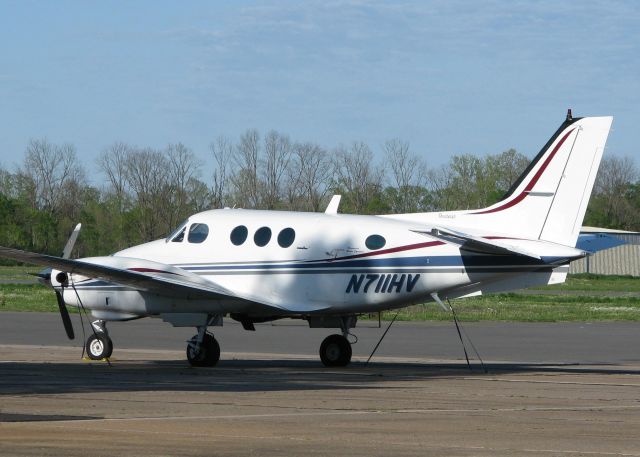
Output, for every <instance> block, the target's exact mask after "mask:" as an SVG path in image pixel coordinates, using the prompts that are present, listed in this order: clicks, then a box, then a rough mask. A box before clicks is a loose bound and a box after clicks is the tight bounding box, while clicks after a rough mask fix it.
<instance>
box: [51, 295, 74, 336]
mask: <svg viewBox="0 0 640 457" xmlns="http://www.w3.org/2000/svg"><path fill="white" fill-rule="evenodd" d="M56 298H57V299H58V308H60V317H62V323H63V324H64V331H65V332H67V336H68V337H69V339H70V340H72V339H74V338H75V334H74V333H73V324H71V317H69V311H67V307H66V306H65V304H64V300H63V299H62V294H61V293H60V292H58V291H57V290H56Z"/></svg>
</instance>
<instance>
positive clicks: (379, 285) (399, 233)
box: [65, 209, 510, 315]
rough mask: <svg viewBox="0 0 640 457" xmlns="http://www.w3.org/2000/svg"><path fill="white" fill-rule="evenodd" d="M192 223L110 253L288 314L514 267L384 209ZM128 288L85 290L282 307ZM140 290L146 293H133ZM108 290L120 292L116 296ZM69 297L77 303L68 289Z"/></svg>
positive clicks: (413, 299) (422, 293) (415, 297)
mask: <svg viewBox="0 0 640 457" xmlns="http://www.w3.org/2000/svg"><path fill="white" fill-rule="evenodd" d="M196 223H197V224H207V226H208V228H209V233H208V236H207V238H206V240H205V241H204V242H202V243H191V242H189V241H188V235H187V234H188V231H189V228H190V226H191V225H192V224H196ZM239 225H244V226H246V227H247V229H248V236H247V239H246V240H245V242H244V243H242V244H241V245H239V246H235V245H234V244H233V243H232V242H231V240H230V234H231V231H232V230H233V229H234V228H235V227H237V226H239ZM261 227H269V228H270V229H271V233H272V234H271V239H270V241H269V243H268V244H267V245H266V246H264V247H259V246H257V245H256V244H255V243H254V238H253V237H254V234H255V233H256V231H257V230H258V229H259V228H261ZM285 228H292V229H293V230H295V240H294V242H293V244H292V245H291V246H289V247H281V246H280V245H279V244H278V241H277V238H278V234H279V233H280V231H281V230H283V229H285ZM186 229H187V230H186V232H187V234H185V236H184V238H183V240H182V241H180V242H175V241H172V240H169V239H166V240H165V239H162V240H156V241H152V242H150V243H145V244H142V245H139V246H135V247H132V248H129V249H125V250H123V251H120V252H117V253H115V254H114V255H113V256H112V257H111V258H110V262H112V263H115V265H117V263H118V262H123V268H125V267H126V268H130V266H131V265H132V259H140V260H141V261H152V262H157V263H159V264H165V265H170V266H174V267H177V268H180V269H182V270H185V271H188V272H190V273H192V274H197V275H198V276H199V278H201V279H206V280H209V281H212V282H214V283H215V284H217V285H219V286H221V287H223V288H224V289H226V290H228V291H229V292H230V293H232V294H234V295H236V296H238V297H241V298H243V299H246V300H253V301H256V302H258V303H267V304H274V305H278V306H281V307H282V311H279V312H281V313H282V314H287V310H291V309H294V310H296V312H295V313H294V314H304V313H308V314H311V313H314V312H325V313H328V314H344V313H361V312H375V311H379V310H384V309H391V308H395V307H403V306H407V305H410V304H414V303H422V302H425V301H428V300H430V294H431V293H432V292H434V291H440V292H441V294H442V292H443V291H446V290H447V289H453V288H456V287H460V286H464V285H468V284H471V283H476V282H479V281H486V280H488V279H490V278H492V277H497V276H502V277H504V276H505V274H507V273H508V269H507V268H504V269H503V270H500V268H498V269H495V268H494V269H491V270H490V271H486V272H481V271H474V270H473V269H471V270H470V269H469V268H465V265H463V264H462V263H461V262H462V261H461V257H460V249H459V247H458V246H457V245H456V244H452V243H443V242H442V241H441V240H439V239H437V238H434V237H432V236H429V235H425V234H424V233H416V232H415V231H414V230H417V231H423V232H424V231H425V230H428V229H429V227H426V226H425V225H424V224H421V223H419V222H415V221H401V220H394V219H391V218H384V217H379V216H358V215H339V214H338V215H335V214H324V213H299V212H285V211H259V210H239V209H224V210H211V211H205V212H202V213H199V214H196V215H194V216H191V217H190V218H189V220H188V223H187V226H186ZM374 234H377V235H381V236H383V237H384V238H385V240H386V244H385V245H384V247H383V248H381V249H379V250H370V249H368V248H367V247H366V245H365V240H366V239H367V237H368V236H370V235H374ZM474 257H477V258H485V259H488V257H486V256H474ZM92 260H94V261H98V259H92ZM134 263H135V261H134ZM141 266H143V265H141ZM509 274H510V273H509ZM367 275H368V276H367ZM394 275H395V276H394ZM394 281H395V283H394ZM350 283H352V284H351V287H349V284H350ZM393 284H395V287H392V285H393ZM120 289H122V288H120ZM126 292H127V297H126V299H125V297H124V295H118V293H119V292H116V290H112V291H105V290H94V291H91V290H84V291H82V293H83V294H85V295H83V296H82V301H83V303H84V306H85V307H87V308H90V309H100V310H107V309H109V310H121V311H125V312H136V313H140V314H158V313H164V312H197V311H200V312H204V311H206V312H219V313H229V312H243V313H250V314H255V315H264V314H269V313H271V314H273V313H274V310H273V309H269V308H266V309H263V308H255V309H252V308H251V307H248V308H247V307H246V306H242V305H239V304H238V303H233V301H232V300H229V301H222V302H217V303H207V302H203V301H201V300H200V301H193V300H180V299H176V298H166V297H160V296H157V295H153V294H148V293H145V292H139V291H134V290H127V291H126ZM132 293H133V294H139V297H138V298H137V299H136V298H135V297H132V296H131V294H132ZM106 294H111V295H109V297H111V298H110V300H109V302H110V304H109V305H106V303H107V300H106V299H107V295H106ZM65 301H67V302H68V303H69V304H70V305H77V299H75V298H74V296H73V295H71V294H70V293H69V291H66V293H65ZM120 303H122V305H120Z"/></svg>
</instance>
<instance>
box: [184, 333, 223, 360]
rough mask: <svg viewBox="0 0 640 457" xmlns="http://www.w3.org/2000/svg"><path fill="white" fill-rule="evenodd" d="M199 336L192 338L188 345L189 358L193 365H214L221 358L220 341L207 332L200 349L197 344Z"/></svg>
mask: <svg viewBox="0 0 640 457" xmlns="http://www.w3.org/2000/svg"><path fill="white" fill-rule="evenodd" d="M197 338H198V337H197V336H194V337H193V338H191V341H190V342H189V344H188V345H187V360H188V361H189V364H190V365H191V366H192V367H212V366H214V365H215V364H217V363H218V360H220V345H219V344H218V341H217V340H216V339H215V338H214V337H213V336H212V335H209V334H208V333H206V334H205V335H204V340H203V341H202V344H201V345H200V348H199V349H198V348H197V346H196V340H197Z"/></svg>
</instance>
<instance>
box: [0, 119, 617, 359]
mask: <svg viewBox="0 0 640 457" xmlns="http://www.w3.org/2000/svg"><path fill="white" fill-rule="evenodd" d="M611 122H612V118H611V117H586V118H572V117H571V111H569V113H568V115H567V119H566V120H565V121H564V122H563V123H562V125H561V126H560V128H559V129H558V130H557V131H556V133H555V134H554V135H553V136H552V137H551V139H550V140H549V141H548V142H547V144H546V145H545V146H544V147H543V148H542V150H541V151H540V153H539V154H538V155H537V156H536V157H535V158H534V159H533V161H532V162H531V164H530V165H529V166H528V168H527V169H526V170H525V171H524V173H523V174H522V176H520V178H519V179H518V180H517V181H516V182H515V183H514V185H513V186H512V188H511V190H510V191H509V192H508V194H507V195H506V196H505V198H504V199H503V200H502V201H500V202H498V203H496V204H494V205H491V206H489V207H487V208H483V209H476V210H464V211H447V212H436V213H415V214H393V215H384V216H359V215H348V214H338V213H337V209H338V204H339V196H334V198H333V199H332V201H331V203H330V204H329V207H328V208H327V210H326V212H325V213H301V212H286V211H257V210H243V209H219V210H211V211H204V212H202V213H198V214H195V215H193V216H191V217H189V219H188V220H187V221H185V222H184V223H183V224H181V225H180V226H179V227H178V228H177V229H176V230H175V231H174V232H173V233H172V234H170V235H169V236H168V237H167V238H165V239H161V240H156V241H152V242H150V243H145V244H142V245H139V246H134V247H131V248H128V249H125V250H123V251H120V252H117V253H115V254H113V255H111V256H108V257H92V258H84V259H77V260H72V259H70V258H69V255H70V253H71V250H72V247H73V244H74V242H75V238H76V237H77V235H78V230H79V225H78V227H76V230H75V231H74V233H73V234H72V236H71V238H70V239H69V242H68V243H67V246H66V248H65V250H64V253H63V256H62V257H54V256H49V255H43V254H37V253H32V252H26V251H21V250H17V249H11V248H5V247H0V257H5V258H9V259H14V260H17V261H20V262H27V263H33V264H37V265H44V266H48V267H50V268H52V269H51V270H45V272H43V273H42V274H41V277H42V280H43V281H44V282H46V283H47V284H48V285H50V286H51V287H52V288H53V289H54V291H55V293H56V296H57V298H58V304H59V307H60V313H61V316H62V320H63V323H64V326H65V329H66V331H67V334H68V336H69V338H73V336H74V335H73V328H72V326H71V321H70V318H69V314H68V312H67V309H66V306H73V307H83V308H85V309H86V310H90V311H91V314H92V315H93V317H94V318H95V319H96V320H95V321H94V322H92V327H93V334H92V335H91V336H90V337H89V339H88V341H87V343H86V349H87V353H88V355H89V357H90V358H92V359H102V358H106V357H109V356H110V355H111V353H112V350H113V343H112V341H111V339H110V338H109V334H108V332H107V327H106V323H107V322H108V321H126V320H131V319H138V318H142V317H148V316H151V317H160V318H162V319H163V320H165V321H168V322H170V323H171V324H173V325H174V326H193V327H195V328H196V329H197V334H196V335H195V336H194V337H193V338H192V339H191V340H190V341H189V343H188V345H187V358H188V360H189V363H190V364H191V365H193V366H213V365H215V364H216V363H217V362H218V360H219V358H220V346H219V344H218V342H217V341H216V339H215V338H214V337H213V335H212V334H210V333H208V331H207V329H208V327H210V326H220V325H222V323H223V318H224V317H230V318H232V319H235V320H237V321H239V322H241V323H242V325H243V327H244V328H245V329H246V330H254V329H255V328H254V323H257V322H266V321H272V320H276V319H281V318H297V319H304V320H306V321H307V322H308V324H309V326H310V327H324V328H338V329H340V330H341V332H340V334H334V335H331V336H329V337H327V338H326V339H325V340H324V341H323V342H322V344H321V346H320V358H321V360H322V363H323V364H324V365H325V366H345V365H347V364H348V363H349V362H350V360H351V343H350V342H349V339H348V336H350V335H351V329H352V328H354V327H355V325H356V322H357V318H358V316H359V315H361V314H363V313H374V312H379V311H383V310H389V309H395V308H401V307H405V306H409V305H413V304H417V303H424V302H427V301H436V302H438V303H439V304H441V305H443V303H442V300H445V299H453V298H460V297H468V296H473V295H480V294H485V293H492V292H499V291H507V290H514V289H520V288H524V287H529V286H533V285H541V284H556V283H560V282H564V280H565V278H566V275H567V271H568V269H569V262H571V261H572V260H575V259H579V258H582V257H585V256H586V255H588V254H589V252H588V251H586V250H584V249H580V247H576V242H577V239H578V234H579V231H580V227H581V225H582V220H583V218H584V214H585V211H586V208H587V203H588V202H589V197H590V195H591V190H592V188H593V183H594V180H595V177H596V173H597V171H598V167H599V164H600V159H601V157H602V152H603V149H604V146H605V142H606V139H607V135H608V133H609V129H610V127H611ZM443 306H444V305H443Z"/></svg>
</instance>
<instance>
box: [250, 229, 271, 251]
mask: <svg viewBox="0 0 640 457" xmlns="http://www.w3.org/2000/svg"><path fill="white" fill-rule="evenodd" d="M269 240H271V229H270V228H269V227H260V228H259V229H258V230H256V233H255V234H254V235H253V241H254V243H256V245H257V246H260V247H262V246H266V245H267V244H268V243H269Z"/></svg>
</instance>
